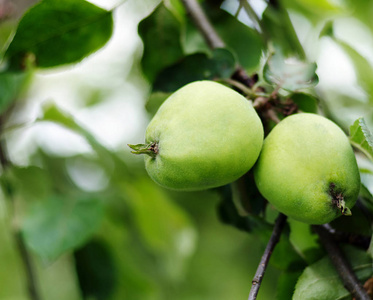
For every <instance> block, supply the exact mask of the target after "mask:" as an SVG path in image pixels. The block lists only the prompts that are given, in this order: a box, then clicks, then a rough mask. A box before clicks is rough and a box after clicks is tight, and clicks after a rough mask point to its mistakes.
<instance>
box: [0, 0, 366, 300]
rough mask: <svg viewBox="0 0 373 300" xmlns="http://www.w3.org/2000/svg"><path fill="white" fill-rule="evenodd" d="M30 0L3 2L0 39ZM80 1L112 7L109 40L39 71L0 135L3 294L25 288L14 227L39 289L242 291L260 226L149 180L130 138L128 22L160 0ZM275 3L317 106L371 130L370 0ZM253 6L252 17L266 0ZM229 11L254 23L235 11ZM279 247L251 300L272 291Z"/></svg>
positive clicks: (141, 93)
mask: <svg viewBox="0 0 373 300" xmlns="http://www.w3.org/2000/svg"><path fill="white" fill-rule="evenodd" d="M36 2H37V1H21V0H14V1H8V0H0V49H5V47H6V45H7V43H8V42H9V39H10V37H11V36H12V34H13V32H14V30H15V28H16V26H17V23H18V21H19V19H20V18H21V16H22V14H23V13H24V12H25V11H26V10H27V9H28V8H29V7H30V6H31V5H33V4H35V3H36ZM89 2H91V3H93V4H95V5H97V6H99V7H101V8H104V9H107V10H111V9H113V18H114V29H113V34H112V36H111V38H110V40H109V41H108V43H107V44H106V45H105V46H104V47H103V48H101V49H99V50H98V51H97V52H95V53H93V54H92V55H90V56H89V57H87V58H85V59H84V60H83V61H81V62H79V63H77V64H73V65H67V66H62V67H55V68H49V69H44V70H37V71H36V72H35V74H34V76H33V78H32V79H31V80H30V82H29V83H28V85H27V86H26V87H24V89H23V91H22V94H20V95H19V99H18V100H19V101H18V102H19V103H20V104H19V105H18V106H17V108H16V109H15V110H14V111H13V113H12V115H11V117H10V118H9V120H8V122H7V125H6V130H4V132H3V136H4V137H5V138H6V141H7V146H8V153H9V157H10V159H11V161H12V163H13V164H14V166H15V167H14V170H12V173H11V174H10V178H11V179H12V187H15V192H14V193H13V197H14V199H15V201H14V203H15V204H14V205H13V204H12V205H10V204H9V202H8V201H7V200H6V199H5V198H6V197H5V196H4V192H3V195H2V197H1V199H0V222H1V226H0V245H1V246H0V262H1V268H0V299H4V300H21V299H22V300H23V299H24V300H26V299H28V296H27V290H26V281H25V275H24V271H23V268H22V264H21V261H20V257H19V254H18V251H17V247H16V244H15V243H16V242H15V240H14V237H13V236H12V234H11V232H12V230H13V228H14V227H20V228H21V229H22V233H23V236H24V238H25V241H26V244H27V246H28V248H29V249H30V250H31V254H32V263H33V265H34V267H35V269H36V270H37V272H36V275H35V277H36V278H37V284H38V286H39V287H40V290H41V291H42V296H43V297H42V298H43V299H55V300H60V299H61V300H64V299H69V300H74V299H130V300H135V299H136V300H137V299H141V300H153V299H154V300H157V299H179V300H183V299H185V300H187V299H188V300H199V299H201V300H202V299H203V300H209V299H211V300H212V299H214V300H219V299H221V300H223V299H224V300H227V299H247V296H248V293H249V291H250V287H251V280H252V278H253V276H254V273H255V270H256V267H257V264H258V262H259V259H260V256H261V255H262V252H263V250H264V248H265V245H266V240H267V239H268V234H267V233H264V234H247V233H246V232H243V231H239V230H237V229H236V228H233V227H230V226H227V225H224V224H223V223H222V222H221V221H220V220H219V216H218V213H217V208H218V205H219V203H220V201H221V196H220V193H218V192H217V191H215V190H209V191H203V192H190V193H180V192H170V191H166V190H164V189H161V188H160V187H158V186H156V185H155V184H154V183H153V182H152V181H151V180H150V179H149V178H148V176H147V175H146V172H145V170H144V164H143V158H142V157H137V156H134V155H131V154H130V153H129V152H130V151H129V148H128V147H127V143H131V144H136V143H142V142H143V140H144V134H145V128H146V126H147V124H148V122H149V120H150V118H151V116H152V112H151V111H150V110H149V107H148V106H146V104H147V101H148V98H149V95H150V92H151V86H150V84H149V82H148V81H147V79H146V78H145V77H144V75H143V74H142V71H141V66H140V62H141V57H142V53H143V44H142V41H141V39H140V37H139V35H138V24H139V22H140V21H141V20H143V19H144V18H146V17H147V16H148V15H149V14H150V13H152V11H153V10H154V9H155V7H156V6H157V5H158V4H159V2H160V1H158V0H127V1H122V2H120V1H112V0H95V1H89ZM281 2H283V5H284V6H285V7H286V8H287V10H288V12H289V15H290V19H291V21H292V23H293V25H294V28H295V30H296V34H297V36H298V38H299V40H300V42H301V44H302V46H303V48H304V50H305V52H306V55H307V59H308V60H309V61H315V62H316V63H317V66H318V68H317V74H318V76H319V80H320V81H319V84H318V86H317V94H318V96H319V98H320V102H319V104H320V106H321V107H322V108H323V110H324V112H325V113H326V114H327V115H328V116H329V117H330V118H332V119H334V120H335V121H336V122H338V124H339V125H340V126H342V128H344V129H345V130H348V128H349V126H350V125H351V124H352V123H353V122H354V121H355V120H356V119H357V118H358V117H365V120H366V121H367V123H368V126H369V127H370V128H373V108H372V105H371V104H370V103H371V99H370V97H371V96H370V95H371V93H370V89H372V87H373V76H372V74H373V72H372V64H373V38H372V32H373V22H372V18H371V12H373V3H371V2H370V1H363V0H361V1H352V0H339V1H338V0H329V1H328V0H312V1H309V0H295V1H291V0H285V1H281ZM250 3H251V5H252V6H253V8H255V10H256V12H257V14H258V15H259V16H261V15H262V13H263V11H264V10H265V9H266V5H267V3H266V1H264V0H263V1H261V0H252V1H250ZM238 5H239V3H238V1H235V0H226V1H224V2H223V3H222V8H223V9H224V10H226V11H227V12H229V13H231V14H233V15H234V14H235V12H236V11H237V8H238ZM238 18H239V20H240V21H241V22H243V23H245V24H246V25H248V26H249V27H250V26H251V27H252V28H255V26H256V25H255V24H254V23H252V21H251V20H250V19H248V18H247V16H246V15H245V13H242V14H239V16H238ZM82 43H84V41H82ZM154 51H155V52H156V51H157V49H154ZM259 64H260V62H259V61H258V62H257V64H256V65H255V66H253V68H252V70H249V71H254V70H257V69H258V66H259ZM0 67H1V65H0ZM1 87H2V86H1V85H0V93H1ZM147 108H148V109H147ZM259 232H260V231H259ZM280 251H281V250H278V252H279V253H277V254H276V255H277V257H278V258H277V260H276V259H274V261H273V263H272V264H270V266H269V269H268V271H267V273H266V276H265V279H264V281H263V285H262V288H261V291H260V293H259V298H258V299H274V295H275V294H276V287H277V282H278V281H279V280H281V267H282V266H281V264H277V265H276V262H279V261H281V259H283V258H284V257H285V256H286V251H285V253H280Z"/></svg>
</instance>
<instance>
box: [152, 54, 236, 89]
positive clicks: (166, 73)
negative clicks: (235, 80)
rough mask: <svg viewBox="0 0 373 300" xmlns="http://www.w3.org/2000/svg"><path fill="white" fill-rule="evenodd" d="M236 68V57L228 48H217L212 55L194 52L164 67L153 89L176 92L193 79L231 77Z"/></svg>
mask: <svg viewBox="0 0 373 300" xmlns="http://www.w3.org/2000/svg"><path fill="white" fill-rule="evenodd" d="M234 68H235V58H234V56H233V54H232V53H231V52H230V51H228V50H226V49H215V50H214V51H213V55H212V57H208V56H207V55H206V54H204V53H197V54H192V55H189V56H186V57H184V58H183V59H182V60H180V61H179V62H177V63H176V64H174V65H172V66H170V67H168V68H165V69H163V70H162V71H161V72H160V73H159V74H158V76H157V78H156V79H155V81H154V86H153V89H154V91H161V92H174V91H176V90H177V89H179V88H181V87H182V86H184V85H186V84H187V83H190V82H192V81H197V80H213V79H221V78H229V77H230V76H231V75H232V74H233V72H234Z"/></svg>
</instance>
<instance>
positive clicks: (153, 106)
mask: <svg viewBox="0 0 373 300" xmlns="http://www.w3.org/2000/svg"><path fill="white" fill-rule="evenodd" d="M170 95H171V93H163V92H155V93H151V95H150V97H149V99H148V101H147V102H146V105H145V108H146V110H147V112H148V113H150V115H152V116H154V115H155V113H156V112H157V111H158V108H159V107H160V106H161V105H162V103H163V102H164V101H165V100H166V99H167V98H168V97H169V96H170Z"/></svg>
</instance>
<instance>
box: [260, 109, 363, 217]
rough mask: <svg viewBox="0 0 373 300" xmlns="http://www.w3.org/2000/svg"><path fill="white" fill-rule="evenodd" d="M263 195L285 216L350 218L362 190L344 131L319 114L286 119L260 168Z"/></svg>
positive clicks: (272, 134) (275, 132) (274, 132)
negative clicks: (348, 216) (347, 216)
mask: <svg viewBox="0 0 373 300" xmlns="http://www.w3.org/2000/svg"><path fill="white" fill-rule="evenodd" d="M254 176H255V182H256V185H257V187H258V189H259V191H260V192H261V194H262V195H263V196H264V197H265V198H266V199H267V200H268V201H269V202H270V203H271V204H272V205H273V206H274V207H275V208H277V209H278V210H279V211H280V212H282V213H284V214H285V215H287V216H289V217H292V218H294V219H296V220H298V221H301V222H305V223H309V224H324V223H328V222H330V221H332V220H333V219H335V218H336V217H338V216H340V215H342V214H343V215H350V214H351V212H350V209H349V208H352V206H354V204H355V202H356V199H357V197H358V194H359V189H360V176H359V170H358V166H357V163H356V158H355V155H354V152H353V150H352V148H351V145H350V143H349V140H348V138H347V137H346V135H345V134H344V132H343V131H342V130H341V129H340V128H339V127H338V126H337V125H336V124H335V123H333V122H332V121H330V120H328V119H326V118H324V117H322V116H320V115H315V114H308V113H302V114H296V115H292V116H289V117H286V118H285V119H284V120H282V121H281V122H280V123H279V124H278V125H276V126H275V127H274V129H273V130H272V131H271V132H270V133H269V135H268V136H267V138H266V139H265V141H264V144H263V149H262V152H261V154H260V157H259V159H258V162H257V164H256V166H255V169H254Z"/></svg>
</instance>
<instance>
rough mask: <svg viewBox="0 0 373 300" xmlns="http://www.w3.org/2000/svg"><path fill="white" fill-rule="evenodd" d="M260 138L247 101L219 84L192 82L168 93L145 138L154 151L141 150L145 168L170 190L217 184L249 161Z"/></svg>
mask: <svg viewBox="0 0 373 300" xmlns="http://www.w3.org/2000/svg"><path fill="white" fill-rule="evenodd" d="M263 139H264V132H263V125H262V122H261V120H260V118H259V116H258V115H257V113H256V111H255V110H254V108H253V107H252V103H251V101H249V100H247V99H246V98H244V97H243V96H242V95H240V94H239V93H237V92H235V91H234V90H232V89H230V88H228V87H226V86H224V85H222V84H219V83H216V82H213V81H196V82H192V83H190V84H187V85H185V86H184V87H182V88H180V89H179V90H177V91H176V92H175V93H173V94H172V95H171V96H170V97H169V98H168V99H167V100H166V101H165V102H164V103H163V104H162V105H161V107H160V108H159V110H158V111H157V113H156V115H155V116H154V118H153V119H152V120H151V122H150V123H149V125H148V127H147V130H146V143H147V144H151V143H153V145H154V143H155V145H156V148H157V153H156V155H155V156H154V157H152V156H148V155H145V167H146V170H147V172H148V174H149V175H150V177H151V178H152V179H153V180H154V181H155V182H157V183H158V184H160V185H161V186H163V187H166V188H169V189H173V190H184V191H194V190H203V189H208V188H213V187H218V186H222V185H225V184H228V183H230V182H233V181H235V180H236V179H238V178H239V177H241V176H242V175H243V174H245V173H246V172H247V171H248V170H249V169H250V168H251V167H252V166H253V165H254V163H255V162H256V160H257V158H258V156H259V153H260V150H261V148H262V145H263Z"/></svg>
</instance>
